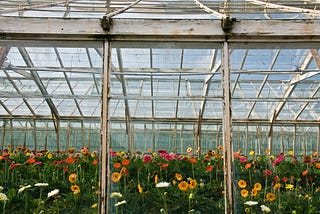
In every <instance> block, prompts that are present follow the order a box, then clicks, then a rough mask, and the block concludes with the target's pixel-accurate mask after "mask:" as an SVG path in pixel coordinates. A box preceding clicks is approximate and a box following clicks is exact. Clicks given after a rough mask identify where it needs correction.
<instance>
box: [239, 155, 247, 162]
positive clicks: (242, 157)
mask: <svg viewBox="0 0 320 214" xmlns="http://www.w3.org/2000/svg"><path fill="white" fill-rule="evenodd" d="M247 160H248V158H246V157H245V156H240V162H241V163H244V162H247Z"/></svg>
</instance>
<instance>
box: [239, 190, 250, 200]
mask: <svg viewBox="0 0 320 214" xmlns="http://www.w3.org/2000/svg"><path fill="white" fill-rule="evenodd" d="M240 194H241V196H242V197H244V198H246V197H248V195H249V193H248V190H246V189H242V190H241V192H240Z"/></svg>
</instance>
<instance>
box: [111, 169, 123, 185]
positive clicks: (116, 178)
mask: <svg viewBox="0 0 320 214" xmlns="http://www.w3.org/2000/svg"><path fill="white" fill-rule="evenodd" d="M120 179H121V173H119V172H114V173H112V175H111V180H112V181H113V182H115V183H117V182H119V181H120Z"/></svg>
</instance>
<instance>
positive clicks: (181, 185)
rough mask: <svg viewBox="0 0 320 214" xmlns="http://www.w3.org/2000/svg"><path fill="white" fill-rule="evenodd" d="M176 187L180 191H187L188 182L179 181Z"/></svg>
mask: <svg viewBox="0 0 320 214" xmlns="http://www.w3.org/2000/svg"><path fill="white" fill-rule="evenodd" d="M178 187H179V189H180V190H181V191H188V189H189V184H188V183H187V182H186V181H182V182H180V183H179V185H178Z"/></svg>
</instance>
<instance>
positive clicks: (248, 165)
mask: <svg viewBox="0 0 320 214" xmlns="http://www.w3.org/2000/svg"><path fill="white" fill-rule="evenodd" d="M251 166H252V163H247V164H246V166H245V167H244V168H246V169H250V168H251Z"/></svg>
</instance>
